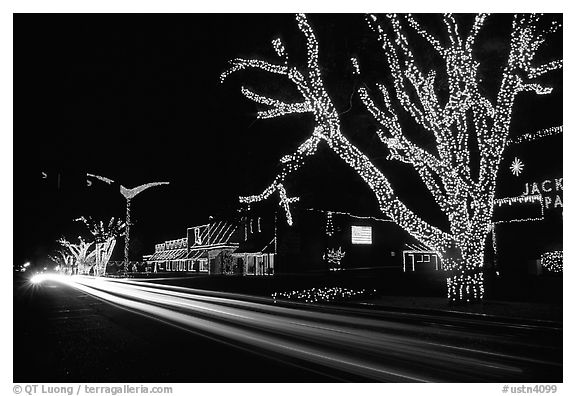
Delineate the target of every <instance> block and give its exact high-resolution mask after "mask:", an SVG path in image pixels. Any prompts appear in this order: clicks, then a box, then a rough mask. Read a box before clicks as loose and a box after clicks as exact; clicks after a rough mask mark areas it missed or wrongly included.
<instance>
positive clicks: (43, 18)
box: [14, 14, 562, 261]
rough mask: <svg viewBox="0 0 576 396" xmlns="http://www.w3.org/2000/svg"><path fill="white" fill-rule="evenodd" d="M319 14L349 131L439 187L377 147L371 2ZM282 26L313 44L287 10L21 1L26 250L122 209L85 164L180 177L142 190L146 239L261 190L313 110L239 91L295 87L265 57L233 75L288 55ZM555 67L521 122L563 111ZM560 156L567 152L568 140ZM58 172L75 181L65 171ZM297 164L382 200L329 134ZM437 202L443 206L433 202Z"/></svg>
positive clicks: (18, 177)
mask: <svg viewBox="0 0 576 396" xmlns="http://www.w3.org/2000/svg"><path fill="white" fill-rule="evenodd" d="M310 19H311V23H312V25H313V26H314V28H315V29H316V32H317V35H318V39H319V42H320V51H321V54H320V56H321V59H320V60H321V63H322V67H323V73H324V76H325V81H326V86H327V87H328V89H329V90H330V93H331V94H332V95H333V99H334V101H335V103H336V107H337V108H338V110H339V111H340V112H342V113H343V112H346V116H345V117H343V121H342V123H343V127H344V131H345V133H346V134H347V135H348V136H349V137H350V139H352V141H354V142H358V144H363V145H364V146H363V147H364V148H366V150H367V151H368V152H369V153H370V156H371V157H372V158H376V157H378V159H377V160H376V162H377V163H378V164H379V165H380V166H383V167H389V170H390V177H391V180H392V182H393V183H394V182H397V184H398V185H397V189H398V191H399V194H405V195H406V197H407V199H408V200H410V199H412V198H410V197H422V195H423V194H424V195H425V194H426V191H425V190H423V189H422V188H421V187H418V186H415V184H416V182H414V183H403V180H404V179H405V177H406V176H408V177H410V176H414V174H411V173H410V172H411V171H410V170H409V169H405V168H403V167H402V166H401V165H397V164H389V163H388V162H387V161H386V160H385V153H383V154H380V156H378V155H377V153H378V152H382V150H381V147H380V146H378V143H377V141H376V139H375V133H374V132H375V130H376V126H375V124H373V122H372V121H371V120H370V117H368V116H367V114H366V112H365V111H364V110H363V109H362V107H361V105H360V103H359V100H358V98H357V97H356V96H354V95H352V93H353V92H354V90H355V88H357V87H358V86H359V84H363V83H368V84H373V82H375V81H378V79H379V78H381V76H382V75H383V74H385V73H386V71H385V69H384V65H385V63H384V61H383V59H384V58H383V57H382V54H381V53H380V54H378V55H377V56H376V55H374V54H377V49H378V47H377V43H376V40H374V37H373V36H371V33H370V31H369V29H368V28H367V27H366V25H365V23H364V21H363V16H362V15H331V16H321V15H312V16H311V17H310ZM510 22H511V20H510V18H509V17H508V16H505V15H504V16H502V15H501V16H498V17H495V18H494V22H491V24H490V25H488V26H487V28H489V29H491V30H488V33H486V35H485V36H484V37H483V38H484V39H485V40H486V41H485V42H486V43H488V44H484V46H483V47H481V51H482V54H481V55H482V56H484V57H485V58H486V59H487V60H488V65H489V66H490V67H488V68H487V69H486V70H484V73H485V76H486V79H487V80H491V79H493V78H494V77H493V76H498V70H499V67H500V64H501V62H502V61H503V59H505V55H506V53H507V52H506V49H507V48H506V39H505V38H506V36H507V32H508V31H509V26H510ZM275 37H282V38H283V39H284V40H285V41H286V44H287V47H288V51H289V52H290V54H291V55H293V56H292V57H291V59H294V61H298V59H301V58H302V49H303V48H304V46H303V44H304V42H303V40H302V37H301V35H299V34H298V30H297V28H296V23H295V21H294V18H293V16H292V15H287V14H286V15H285V14H277V15H267V14H256V15H231V14H220V15H212V14H194V15H166V14H163V15H98V14H92V15H74V14H67V15H57V14H55V15H15V16H14V202H15V207H14V219H15V220H14V221H15V224H14V240H15V260H16V261H20V260H28V259H32V260H42V258H43V257H45V256H46V254H47V253H48V252H49V251H50V249H52V248H53V246H54V240H55V239H56V238H57V237H59V236H68V237H73V234H74V233H75V232H76V231H77V229H78V226H77V225H73V222H72V220H73V219H74V218H75V217H78V216H80V215H95V216H100V217H109V216H112V215H114V216H123V202H122V199H121V197H120V196H119V194H115V193H114V192H113V191H107V190H106V189H105V188H98V189H95V188H94V189H85V188H82V189H80V190H78V189H77V188H76V186H80V185H82V186H83V174H84V173H86V172H89V173H94V174H99V175H103V176H106V177H109V178H111V179H114V180H116V181H118V182H119V183H121V184H123V185H125V186H127V187H134V186H136V185H138V184H141V183H145V182H150V181H170V182H171V185H170V186H169V187H166V188H162V189H160V188H159V189H157V190H150V191H148V192H146V193H144V194H143V195H142V196H140V197H138V198H137V199H136V200H135V201H134V208H133V209H134V215H135V221H136V222H137V223H136V225H135V228H136V230H137V233H138V234H137V239H138V242H137V243H139V244H140V246H139V248H138V249H137V250H138V252H139V253H140V254H142V253H150V251H151V249H153V244H154V243H156V242H158V241H159V240H163V239H167V238H178V237H182V236H184V235H185V229H186V227H187V226H191V225H194V224H198V223H203V222H205V221H206V220H207V218H208V216H209V215H211V214H217V213H220V212H222V211H225V210H226V209H234V208H235V207H236V206H237V197H238V195H241V194H253V193H258V192H260V191H261V190H262V189H263V188H264V187H265V186H266V185H267V183H269V182H270V181H271V180H272V177H273V175H274V171H275V167H276V164H277V161H278V159H279V158H280V157H281V156H282V155H284V154H287V153H289V152H290V151H291V150H292V149H293V148H294V147H296V145H297V144H298V143H300V142H301V141H302V140H303V139H304V138H305V137H306V135H307V133H309V131H310V127H311V125H312V124H311V123H310V118H309V116H307V115H303V116H300V117H291V118H290V119H278V120H256V118H255V116H256V110H257V107H256V106H255V105H254V104H253V103H250V102H249V101H247V100H246V99H244V98H243V97H242V96H241V95H240V93H239V90H240V86H241V85H242V84H245V85H247V86H249V87H253V88H254V89H259V90H260V91H261V92H262V91H264V92H271V93H273V92H278V90H282V92H283V93H286V94H288V95H290V94H293V91H290V90H289V89H290V86H289V85H286V84H285V82H282V81H280V80H278V79H271V78H269V76H265V75H262V74H261V73H250V72H244V73H241V74H239V75H235V76H232V77H231V78H230V79H229V81H227V82H226V83H225V84H220V83H219V75H220V73H221V72H222V71H224V70H225V69H226V66H227V61H228V60H229V59H232V58H234V57H238V56H244V57H246V56H251V57H259V58H264V59H274V52H273V50H272V46H271V44H270V42H271V40H272V39H273V38H275ZM554 43H555V44H554V45H552V46H551V47H549V48H545V49H544V50H545V51H548V52H549V53H551V54H553V55H554V54H555V55H556V56H558V55H561V50H560V48H561V42H560V41H559V40H558V39H556V41H555V42H554ZM351 56H358V57H359V59H360V61H361V67H363V74H364V76H363V78H365V80H363V81H360V80H358V79H354V78H353V77H352V75H351V66H350V62H349V59H350V57H351ZM299 57H300V58H299ZM481 60H482V59H481ZM494 70H495V71H494ZM553 82H554V83H555V84H556V85H558V83H560V84H559V85H560V86H559V87H556V89H557V91H556V92H555V93H554V94H553V95H552V96H551V97H546V98H536V99H534V98H533V95H532V96H531V97H530V98H528V99H526V98H520V101H519V102H520V104H521V105H522V107H523V108H519V109H518V110H516V109H515V110H516V111H518V112H519V114H521V116H520V117H519V116H516V118H515V121H514V123H513V131H515V132H516V133H520V132H519V131H522V132H529V131H531V130H533V129H534V127H535V126H536V125H538V126H541V127H546V126H555V125H561V123H562V109H561V103H562V102H561V94H562V90H561V74H557V75H556V76H555V77H554V80H553ZM495 85H497V83H496V84H495ZM291 92H292V93H291ZM517 114H518V113H517ZM550 150H552V149H550ZM550 150H548V149H547V148H544V151H545V152H550ZM551 158H552V159H555V160H556V161H558V155H552V156H551ZM554 166H556V167H557V166H558V164H556V165H554ZM559 166H560V167H561V156H560V165H559ZM310 169H313V170H310ZM42 172H44V173H45V174H47V175H48V178H47V179H44V178H43V173H42ZM58 174H60V175H61V180H60V182H61V189H60V190H58V189H57V188H55V187H54V186H55V185H56V184H57V181H56V180H55V178H56V177H57V175H58ZM296 180H297V182H295V184H294V186H293V188H294V190H295V191H296V192H297V193H298V194H300V195H304V196H305V197H306V196H307V197H308V198H309V199H308V201H309V202H311V203H312V204H314V205H316V206H323V207H322V208H325V209H334V210H351V211H354V212H357V213H358V212H364V213H366V214H377V206H376V202H375V200H374V199H373V197H372V196H371V194H370V192H369V190H368V189H367V188H366V187H365V186H364V185H363V184H362V182H361V181H359V180H358V178H357V176H355V175H354V173H353V172H351V171H349V170H347V169H346V167H345V166H344V165H342V164H341V163H340V162H339V161H338V160H336V159H334V158H331V154H330V153H329V152H328V150H323V149H321V153H320V156H319V158H315V159H314V160H313V163H312V164H311V166H310V168H309V169H308V170H307V171H305V172H304V174H303V175H302V177H301V178H300V179H296ZM413 180H415V181H416V179H413ZM67 186H68V187H67ZM103 187H105V186H103ZM327 197H328V199H326V198H327ZM334 197H337V198H336V199H335V198H334ZM436 215H437V214H435V212H434V209H430V210H429V211H428V210H426V211H425V213H424V214H423V216H425V217H426V216H430V217H432V218H434V217H435V216H436ZM75 227H76V228H75Z"/></svg>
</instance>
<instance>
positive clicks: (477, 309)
mask: <svg viewBox="0 0 576 396" xmlns="http://www.w3.org/2000/svg"><path fill="white" fill-rule="evenodd" d="M348 305H351V306H357V307H359V308H361V307H364V308H373V309H378V308H380V309H383V310H392V311H400V310H402V311H409V312H418V313H425V312H426V311H428V312H429V311H434V312H435V313H442V314H445V315H461V314H469V315H471V316H475V317H502V318H506V320H514V319H519V320H532V321H552V322H559V323H562V317H563V316H562V306H561V305H556V304H547V303H531V302H517V301H495V300H487V301H484V302H482V303H479V304H470V305H449V304H448V302H447V300H446V299H445V298H441V297H411V296H380V297H375V298H373V299H365V300H357V301H350V302H349V304H348Z"/></svg>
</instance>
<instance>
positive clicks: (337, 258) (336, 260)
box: [324, 247, 346, 271]
mask: <svg viewBox="0 0 576 396" xmlns="http://www.w3.org/2000/svg"><path fill="white" fill-rule="evenodd" d="M344 256H346V252H343V251H342V248H341V247H338V249H328V251H327V252H326V253H325V254H324V260H326V261H327V262H328V264H330V270H331V271H339V270H341V269H342V268H341V266H340V264H341V262H342V259H343V258H344Z"/></svg>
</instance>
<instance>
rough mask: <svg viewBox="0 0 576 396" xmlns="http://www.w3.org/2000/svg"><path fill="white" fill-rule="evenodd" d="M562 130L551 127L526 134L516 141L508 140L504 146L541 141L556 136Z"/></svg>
mask: <svg viewBox="0 0 576 396" xmlns="http://www.w3.org/2000/svg"><path fill="white" fill-rule="evenodd" d="M562 130H563V127H561V126H557V127H552V128H546V129H541V130H539V131H537V132H534V133H526V134H524V135H522V136H519V137H517V138H516V139H512V140H508V141H507V142H506V145H507V146H510V145H513V144H519V143H524V142H532V141H534V140H538V139H542V138H544V137H548V136H554V135H557V134H559V133H562Z"/></svg>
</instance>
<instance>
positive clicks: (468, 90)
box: [221, 14, 562, 301]
mask: <svg viewBox="0 0 576 396" xmlns="http://www.w3.org/2000/svg"><path fill="white" fill-rule="evenodd" d="M486 18H487V14H479V15H477V16H476V17H475V19H474V23H473V25H472V28H471V29H470V30H469V31H468V32H465V31H462V27H461V26H460V25H459V24H458V22H457V21H456V19H455V18H454V16H453V15H451V14H445V15H444V16H443V23H444V28H445V33H446V35H447V37H448V38H449V42H448V43H442V42H441V41H440V40H438V39H437V38H436V37H434V35H433V34H431V33H430V32H428V31H427V30H426V29H425V28H424V27H423V26H422V25H421V24H420V23H419V22H418V21H417V20H416V19H415V18H414V16H412V15H405V16H399V15H395V14H389V15H387V16H386V19H387V21H388V24H389V27H387V28H386V29H384V28H383V27H382V25H381V24H380V23H379V20H378V17H376V16H375V15H369V16H368V17H367V18H366V19H367V22H368V24H369V25H370V27H371V28H372V30H373V31H374V32H375V33H376V35H377V38H378V40H379V42H380V44H381V46H382V49H383V51H384V54H385V56H386V60H387V62H388V66H389V69H390V73H391V76H392V86H391V89H390V88H388V87H386V86H385V85H384V84H378V86H377V87H378V90H379V92H380V94H381V96H382V102H383V107H380V106H379V105H377V104H376V102H375V101H374V99H373V98H372V97H371V95H370V94H369V91H368V90H367V89H366V88H365V87H362V88H360V89H359V95H360V98H361V99H362V101H363V103H364V105H365V106H366V108H367V110H368V111H369V112H370V113H371V114H372V115H373V116H374V118H375V119H376V120H377V121H378V122H379V123H380V125H381V129H380V130H378V131H377V134H378V136H379V138H380V140H381V141H382V143H384V145H385V146H386V147H387V149H388V152H389V159H393V160H398V161H402V162H404V163H407V164H410V165H411V166H413V167H414V169H415V170H416V171H417V173H418V175H419V176H420V178H421V179H422V181H423V183H424V184H425V185H426V187H427V188H428V189H429V190H430V192H431V193H432V196H433V197H434V200H435V201H436V203H437V204H438V205H439V207H440V209H441V210H442V211H443V212H444V213H445V214H446V216H447V218H448V221H449V224H450V228H449V230H448V231H443V230H441V229H440V228H438V227H435V226H434V225H432V224H430V223H428V222H426V221H424V220H423V219H421V218H420V217H419V216H417V215H416V214H415V213H414V212H413V211H412V210H410V209H408V208H407V207H406V206H405V205H404V204H403V203H402V202H401V201H400V200H399V198H398V197H397V196H396V194H395V192H394V190H393V189H392V186H391V185H390V183H389V181H388V179H387V178H386V176H385V175H384V174H383V173H382V172H381V171H380V170H379V169H378V168H377V167H376V166H375V165H374V164H373V163H372V162H371V161H370V159H369V158H368V157H367V156H366V155H365V154H364V153H362V152H361V151H360V150H359V149H358V148H357V147H356V146H354V145H353V144H352V143H351V142H350V141H349V140H348V139H347V138H346V137H345V136H344V135H343V134H342V132H341V130H340V118H339V114H338V112H337V110H336V108H335V106H334V104H333V103H332V100H331V98H330V96H329V95H328V93H327V91H326V89H325V87H324V82H323V81H322V76H321V72H320V67H319V63H318V54H319V50H318V42H317V40H316V37H315V35H314V32H313V30H312V28H311V26H310V24H309V22H308V20H307V18H306V16H304V15H302V14H299V15H297V16H296V21H297V23H298V27H299V29H300V31H301V32H302V33H303V34H304V36H305V38H306V50H307V62H306V66H305V67H304V68H303V69H302V70H300V69H298V68H296V67H289V66H288V64H287V62H285V61H284V62H283V63H281V64H277V63H270V62H266V61H262V60H246V59H235V60H233V61H232V62H231V67H230V69H228V70H227V71H225V72H224V73H222V75H221V81H223V80H224V79H225V78H226V77H227V76H228V75H229V74H231V73H233V72H236V71H239V70H242V69H246V68H256V69H260V70H264V71H267V72H269V73H273V74H278V75H283V76H286V77H287V78H288V79H289V80H290V81H291V82H292V83H293V84H294V85H295V86H296V88H297V89H298V91H299V93H300V94H301V97H302V99H301V100H300V101H297V102H286V101H284V100H281V99H274V98H268V97H265V96H262V95H259V94H256V93H254V92H252V91H249V90H247V89H242V92H243V94H244V95H245V96H246V97H247V98H249V99H251V100H253V101H254V102H256V103H260V104H263V105H265V106H269V107H270V109H268V110H265V111H261V112H259V113H258V116H259V117H260V118H271V117H278V116H283V115H288V114H295V113H302V112H309V113H312V114H313V115H314V127H313V128H312V133H311V134H310V136H309V137H308V138H307V139H306V140H305V141H304V142H303V143H302V144H301V145H300V146H299V147H298V149H297V150H296V152H294V153H292V154H289V155H286V156H284V157H283V158H282V159H281V161H280V162H281V170H280V172H279V173H278V175H277V176H276V178H275V179H274V181H273V182H272V184H271V185H270V186H269V187H267V188H266V189H265V190H264V192H263V193H261V194H259V195H255V196H251V197H242V198H240V200H241V202H245V203H252V202H256V201H260V200H262V199H266V198H267V197H269V196H270V195H271V194H272V193H274V192H276V191H277V192H278V193H279V195H280V204H281V205H282V206H284V208H285V210H286V214H287V219H288V222H289V223H290V224H291V223H292V218H291V215H290V211H289V203H290V202H291V201H290V200H293V198H290V199H289V198H287V197H286V191H285V189H284V183H285V181H286V178H287V177H288V176H289V175H291V174H292V173H294V172H295V171H296V170H298V169H299V168H300V167H301V166H302V165H303V164H304V161H305V160H306V159H307V158H308V157H310V156H312V155H314V154H315V152H316V150H317V146H318V145H319V144H320V143H321V142H322V143H325V144H327V145H328V147H329V148H330V149H331V150H332V151H333V152H334V153H335V154H336V155H337V156H339V157H340V158H341V159H342V160H343V161H344V162H345V163H346V164H348V165H349V166H350V167H351V168H352V169H354V170H355V171H356V172H357V173H358V174H359V175H360V176H361V178H362V179H363V180H364V181H365V182H366V183H367V184H368V186H369V187H370V189H371V190H372V191H373V193H374V194H375V196H376V198H377V200H378V203H379V207H380V210H381V212H382V213H383V214H384V215H386V216H387V217H389V218H390V219H391V220H392V221H394V222H396V223H397V224H398V225H400V226H401V227H402V228H404V229H405V230H406V231H408V232H409V233H410V234H412V235H413V236H414V237H415V238H416V239H418V240H419V241H420V242H421V243H423V244H424V245H426V246H429V247H430V249H432V250H433V251H435V252H438V253H439V254H440V255H441V257H442V261H443V264H444V265H443V266H444V268H445V269H446V270H448V271H449V273H450V277H449V278H448V281H447V286H448V296H449V299H450V300H452V301H471V300H478V299H481V298H482V297H483V295H484V286H483V281H484V278H483V274H482V267H483V256H484V241H485V239H486V237H487V234H488V233H489V232H490V230H491V228H492V213H493V203H494V194H495V189H496V177H497V171H498V168H499V166H500V163H501V160H502V156H503V152H504V149H505V147H506V144H507V141H508V136H509V132H510V122H511V118H512V108H513V105H514V101H515V99H516V97H517V95H518V94H520V93H522V92H535V93H537V94H541V95H543V94H548V93H550V92H551V90H552V88H550V87H545V86H543V85H541V84H539V83H538V82H537V81H535V78H537V77H540V76H542V75H544V74H545V73H548V72H550V71H553V70H556V69H560V68H561V67H562V61H561V60H555V61H552V62H548V63H544V64H536V63H535V61H534V57H535V54H536V52H537V50H538V49H539V47H540V46H541V45H542V44H543V43H544V42H545V38H546V36H547V35H549V34H550V33H553V32H555V31H557V30H558V29H559V28H560V26H561V25H560V24H559V23H557V22H554V23H552V24H551V25H550V26H549V27H547V28H544V29H542V30H538V29H537V26H539V25H540V23H539V22H540V16H539V15H515V16H514V17H513V22H512V31H511V37H510V53H509V56H508V61H507V63H506V65H505V67H504V70H503V74H502V79H501V84H500V87H499V91H498V94H497V96H496V99H495V100H493V99H489V98H488V97H486V96H485V95H484V94H483V91H482V90H481V89H480V87H479V78H478V68H479V65H480V64H479V62H478V61H477V60H476V59H475V56H474V54H473V47H474V45H475V42H476V39H477V38H478V35H479V32H480V31H481V29H482V27H483V25H484V23H485V20H486ZM405 29H411V30H412V31H413V32H414V33H415V34H416V35H419V36H420V37H422V38H423V39H424V40H425V41H427V42H428V43H429V44H430V46H431V47H432V48H433V49H434V50H435V51H436V52H437V54H438V56H439V57H440V59H442V60H443V63H444V65H445V72H446V74H447V77H448V79H447V82H448V84H447V87H448V100H447V101H446V102H444V101H440V100H439V98H438V96H437V93H438V89H437V83H436V72H435V71H433V70H432V71H428V70H426V71H424V69H423V68H420V67H419V66H418V65H417V62H416V60H415V57H414V55H413V53H412V49H411V47H410V45H409V40H408V36H407V35H406V32H405ZM274 47H275V49H276V52H277V53H278V54H279V55H280V56H281V58H283V59H284V60H285V59H286V57H287V55H286V51H285V48H283V47H282V49H280V47H279V45H278V44H274ZM354 59H355V58H354ZM354 59H353V60H352V62H353V66H354ZM356 62H357V61H356ZM356 64H357V63H356ZM443 69H444V68H443ZM355 70H357V71H358V72H359V68H358V69H355ZM389 91H391V92H392V94H390V93H389ZM393 102H397V103H399V104H400V106H401V108H402V109H403V110H404V111H405V112H406V113H407V114H409V115H410V116H411V117H412V119H413V120H414V121H416V123H418V124H419V125H420V126H422V127H423V128H424V129H425V130H426V131H428V133H429V134H430V135H431V136H432V137H433V138H434V140H435V142H436V150H431V151H428V150H427V149H425V148H422V147H419V146H418V145H417V144H416V143H415V142H413V141H412V140H410V139H409V138H408V137H407V136H406V135H405V134H404V128H403V126H402V125H401V123H400V120H399V117H398V116H397V110H396V109H395V105H394V103H393ZM443 103H445V104H443ZM469 121H471V122H469ZM472 139H475V146H477V148H478V151H479V156H480V161H479V164H478V166H476V165H475V166H474V167H475V168H476V167H479V174H478V176H473V175H472V172H471V166H470V161H471V156H470V151H471V149H470V147H469V142H470V141H471V140H472Z"/></svg>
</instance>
